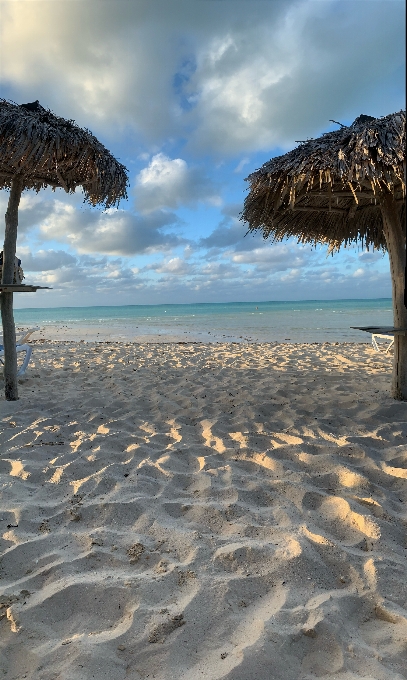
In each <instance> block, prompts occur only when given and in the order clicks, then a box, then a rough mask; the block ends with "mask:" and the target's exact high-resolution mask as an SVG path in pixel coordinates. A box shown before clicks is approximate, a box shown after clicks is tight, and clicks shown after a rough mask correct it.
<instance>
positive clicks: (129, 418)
mask: <svg viewBox="0 0 407 680" xmlns="http://www.w3.org/2000/svg"><path fill="white" fill-rule="evenodd" d="M37 337H40V336H37ZM161 340H162V341H161V342H160V343H151V342H150V343H142V342H139V343H126V342H122V343H119V342H115V341H110V342H81V343H76V342H72V341H68V340H66V339H62V340H60V339H54V340H50V339H43V340H36V341H33V343H32V344H33V346H34V352H33V359H32V362H31V364H30V366H29V369H28V371H27V374H26V377H25V378H23V379H22V380H21V381H20V386H19V390H20V400H19V401H18V402H4V401H1V402H0V422H1V434H0V437H1V439H0V446H1V448H0V453H1V456H0V483H1V497H0V498H1V500H0V520H1V521H0V528H1V534H0V535H1V546H0V550H1V561H0V619H1V620H0V628H1V634H0V671H1V672H0V676H1V677H2V678H3V677H4V678H5V679H6V680H21V679H22V678H27V679H31V680H91V679H93V678H95V679H97V680H127V679H129V680H145V679H147V678H148V679H151V678H155V679H156V680H172V679H176V680H197V679H200V680H221V679H222V680H313V679H314V678H323V677H329V678H331V679H332V678H335V679H338V680H401V679H402V678H406V677H407V671H406V669H407V658H406V637H407V562H406V558H407V538H406V536H407V533H406V508H407V404H406V403H402V402H396V401H394V400H393V399H392V398H391V397H390V375H391V357H389V356H385V355H381V354H378V353H375V352H374V351H373V349H372V348H371V346H370V345H368V344H352V343H349V344H341V345H339V344H309V345H301V344H273V343H264V344H249V343H241V344H237V343H217V344H203V343H191V342H165V341H163V339H162V338H161ZM164 340H165V339H164ZM0 388H1V389H2V381H1V380H0Z"/></svg>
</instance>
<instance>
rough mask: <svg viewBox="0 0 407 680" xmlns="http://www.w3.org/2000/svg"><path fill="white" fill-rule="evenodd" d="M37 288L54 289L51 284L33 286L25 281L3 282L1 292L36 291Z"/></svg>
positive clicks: (0, 287)
mask: <svg viewBox="0 0 407 680" xmlns="http://www.w3.org/2000/svg"><path fill="white" fill-rule="evenodd" d="M37 290H52V288H50V287H49V286H31V285H28V284H25V283H2V284H0V293H35V292H36V291H37Z"/></svg>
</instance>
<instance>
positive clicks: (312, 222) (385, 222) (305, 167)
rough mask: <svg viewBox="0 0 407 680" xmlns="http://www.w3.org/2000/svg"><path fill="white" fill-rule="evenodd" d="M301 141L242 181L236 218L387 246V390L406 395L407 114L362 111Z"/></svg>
mask: <svg viewBox="0 0 407 680" xmlns="http://www.w3.org/2000/svg"><path fill="white" fill-rule="evenodd" d="M338 125H340V129H339V130H336V131H334V132H328V133H326V134H324V135H322V137H319V138H318V139H311V140H307V141H304V142H300V143H299V146H298V147H297V148H295V149H294V150H293V151H290V152H289V153H287V154H285V155H284V156H279V157H277V158H273V159H272V160H270V161H269V162H268V163H265V164H264V165H263V166H262V167H261V168H260V169H259V170H256V171H255V172H253V173H252V174H251V175H249V177H248V178H247V180H248V181H249V182H250V192H249V194H248V196H247V198H246V200H245V204H244V209H243V212H242V216H241V219H242V220H243V221H245V222H247V223H248V225H249V231H250V232H255V231H261V232H262V233H263V235H264V238H271V239H272V240H273V241H281V240H282V239H284V238H289V237H295V238H296V239H297V240H298V242H300V243H310V244H317V243H322V244H326V245H327V246H328V248H329V249H330V250H331V251H334V250H339V248H340V246H341V245H348V244H352V243H357V242H359V243H361V244H362V245H363V246H364V247H366V248H375V249H378V250H383V251H385V250H387V252H388V253H389V258H390V269H391V278H392V285H393V311H394V329H393V332H394V335H395V343H394V370H393V396H394V397H395V398H396V399H402V400H404V399H407V335H406V332H405V331H406V330H407V308H406V306H407V295H406V286H405V283H406V232H405V226H404V225H405V205H406V184H405V170H406V149H405V144H406V139H405V134H406V132H405V128H406V115H405V111H400V112H399V113H393V114H390V115H388V116H385V117H383V118H372V117H371V116H365V115H361V116H359V117H358V118H356V120H355V121H354V123H353V124H352V125H350V126H345V125H341V124H340V123H338Z"/></svg>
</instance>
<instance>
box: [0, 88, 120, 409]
mask: <svg viewBox="0 0 407 680" xmlns="http://www.w3.org/2000/svg"><path fill="white" fill-rule="evenodd" d="M47 186H51V187H52V188H53V189H55V188H56V187H62V188H63V189H65V191H66V192H67V193H74V191H75V189H76V187H77V186H82V189H83V192H84V195H85V201H87V202H88V203H90V204H91V205H97V204H103V205H104V206H105V207H106V208H108V207H110V206H114V205H117V204H118V203H119V201H120V199H121V198H125V197H126V196H127V192H126V189H127V186H128V179H127V171H126V168H125V167H124V166H123V165H122V164H121V163H119V162H118V161H117V160H116V159H115V158H114V157H113V156H112V154H111V153H110V152H109V151H108V150H107V149H106V148H105V147H104V146H103V144H101V143H100V142H99V141H98V140H97V139H96V137H94V136H93V135H92V133H91V132H89V130H83V129H81V128H80V127H78V126H77V125H75V123H74V121H72V120H65V119H64V118H59V117H58V116H55V115H54V114H53V113H52V112H51V111H49V110H46V109H44V108H43V107H42V106H41V105H40V104H39V102H38V101H36V102H33V103H31V104H22V105H20V106H18V105H17V104H14V103H11V102H8V101H6V100H4V99H0V188H1V189H9V190H10V197H9V201H8V207H7V212H6V230H5V239H4V249H3V252H4V256H3V276H2V281H1V283H2V284H13V278H14V258H15V252H16V242H17V225H18V206H19V203H20V198H21V193H22V191H23V190H24V189H34V190H35V191H37V192H38V191H39V190H40V189H42V188H45V187H47ZM0 297H1V316H2V323H3V342H4V382H5V396H6V399H7V400H9V401H14V400H16V399H18V392H17V356H16V345H15V328H14V318H13V293H10V292H7V293H5V292H2V293H1V296H0Z"/></svg>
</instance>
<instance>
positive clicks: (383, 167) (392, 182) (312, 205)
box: [241, 111, 406, 250]
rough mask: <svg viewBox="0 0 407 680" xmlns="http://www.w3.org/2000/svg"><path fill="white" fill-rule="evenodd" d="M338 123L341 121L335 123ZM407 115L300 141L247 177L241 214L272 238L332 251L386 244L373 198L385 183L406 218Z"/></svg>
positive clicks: (362, 121) (363, 121)
mask: <svg viewBox="0 0 407 680" xmlns="http://www.w3.org/2000/svg"><path fill="white" fill-rule="evenodd" d="M339 125H341V124H340V123H339ZM405 127H406V114H405V111H400V112H398V113H393V114H390V115H388V116H385V117H383V118H372V117H371V116H364V115H362V116H359V117H358V118H356V120H355V121H354V123H353V124H352V125H350V126H349V127H348V126H341V128H340V129H339V130H336V131H334V132H328V133H326V134H324V135H322V137H319V138H318V139H311V140H307V141H304V142H300V144H299V146H298V147H297V148H295V149H294V150H293V151H290V152H289V153H287V154H285V155H284V156H279V157H277V158H273V159H272V160H270V161H269V162H268V163H265V164H264V165H263V166H262V167H261V168H260V169H259V170H256V171H255V172H253V173H252V174H251V175H249V177H248V178H247V181H248V182H250V193H249V194H248V196H247V197H246V200H245V203H244V209H243V212H242V214H241V219H242V220H243V221H245V222H248V224H249V232H254V231H257V230H260V231H262V232H263V235H264V237H265V238H268V237H271V238H272V240H273V241H281V240H282V239H283V238H287V237H290V236H294V237H296V238H297V239H298V242H301V243H312V244H316V243H327V244H329V246H330V249H331V250H333V249H339V247H340V245H341V244H342V243H344V244H345V245H346V244H348V243H352V242H357V241H361V242H362V244H364V246H366V247H367V248H369V246H373V247H374V248H377V249H383V250H385V249H386V241H385V238H384V234H383V222H382V215H381V210H380V206H379V195H380V192H381V190H382V188H383V186H386V187H387V189H389V190H390V191H391V192H392V194H393V195H394V197H395V199H396V201H397V205H398V206H399V210H400V218H401V219H403V217H404V215H405V169H406V150H405V145H406V139H405V136H406V132H405Z"/></svg>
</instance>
